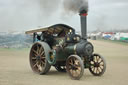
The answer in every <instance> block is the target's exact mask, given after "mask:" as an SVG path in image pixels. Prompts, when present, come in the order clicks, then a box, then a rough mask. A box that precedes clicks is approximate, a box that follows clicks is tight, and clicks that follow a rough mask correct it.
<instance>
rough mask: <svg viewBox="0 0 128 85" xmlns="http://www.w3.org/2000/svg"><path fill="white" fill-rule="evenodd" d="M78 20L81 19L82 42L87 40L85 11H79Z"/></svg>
mask: <svg viewBox="0 0 128 85" xmlns="http://www.w3.org/2000/svg"><path fill="white" fill-rule="evenodd" d="M79 15H80V19H81V35H82V38H83V39H84V40H87V15H88V14H87V10H85V9H81V10H80V14H79Z"/></svg>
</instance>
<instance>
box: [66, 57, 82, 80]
mask: <svg viewBox="0 0 128 85" xmlns="http://www.w3.org/2000/svg"><path fill="white" fill-rule="evenodd" d="M66 70H67V73H68V74H69V75H70V77H71V78H72V79H75V80H79V79H80V78H81V77H82V75H83V73H84V64H83V61H82V60H81V58H80V57H79V56H77V55H71V56H69V58H68V59H67V61H66Z"/></svg>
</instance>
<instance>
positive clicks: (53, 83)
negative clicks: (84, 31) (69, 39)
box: [0, 40, 128, 85]
mask: <svg viewBox="0 0 128 85" xmlns="http://www.w3.org/2000/svg"><path fill="white" fill-rule="evenodd" d="M90 42H92V43H93V45H94V47H95V53H100V54H101V55H103V56H104V57H105V59H106V63H107V70H106V72H105V74H104V75H103V76H101V77H95V76H93V75H92V74H91V73H90V72H89V71H88V69H85V71H84V75H83V77H82V78H81V80H72V79H70V77H69V76H68V74H67V73H61V72H57V71H56V70H55V69H54V67H52V68H51V69H50V72H49V73H48V74H47V75H38V74H35V73H34V72H32V70H31V68H30V66H29V50H30V48H25V49H3V48H0V85H127V84H128V45H124V44H118V43H113V42H108V41H107V42H106V41H101V40H100V41H99V40H96V41H95V40H90Z"/></svg>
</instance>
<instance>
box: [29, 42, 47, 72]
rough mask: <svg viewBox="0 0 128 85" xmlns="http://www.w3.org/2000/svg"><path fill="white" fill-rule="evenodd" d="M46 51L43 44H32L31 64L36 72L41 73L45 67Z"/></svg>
mask: <svg viewBox="0 0 128 85" xmlns="http://www.w3.org/2000/svg"><path fill="white" fill-rule="evenodd" d="M45 63H46V59H45V51H44V48H43V46H42V45H41V44H39V43H36V44H34V45H33V46H32V49H31V52H30V64H31V68H32V70H33V71H34V72H37V73H40V72H42V71H43V69H44V67H45Z"/></svg>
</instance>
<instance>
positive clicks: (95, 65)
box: [89, 54, 106, 76]
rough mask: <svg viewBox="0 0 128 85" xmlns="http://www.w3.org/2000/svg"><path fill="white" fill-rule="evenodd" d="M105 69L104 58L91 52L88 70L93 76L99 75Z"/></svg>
mask: <svg viewBox="0 0 128 85" xmlns="http://www.w3.org/2000/svg"><path fill="white" fill-rule="evenodd" d="M105 70H106V61H105V59H104V58H103V57H102V56H101V55H99V54H93V55H92V56H91V61H90V67H89V71H90V72H91V73H92V74H93V75H94V76H101V75H103V74H104V72H105Z"/></svg>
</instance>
